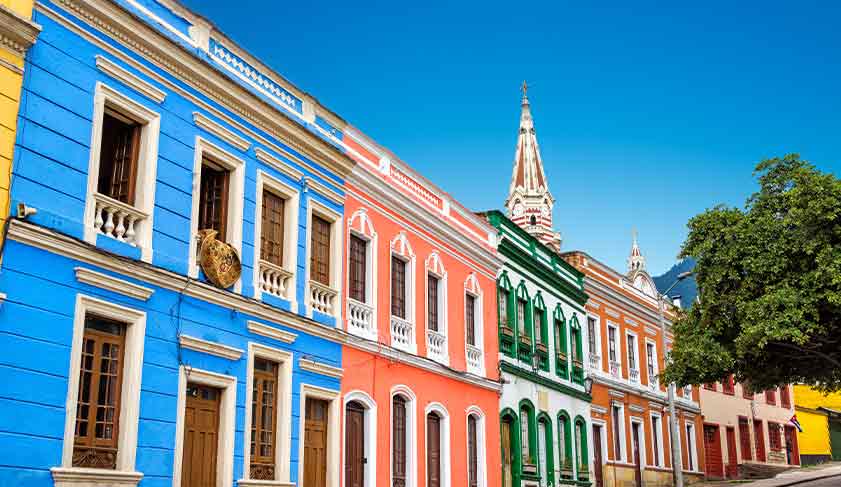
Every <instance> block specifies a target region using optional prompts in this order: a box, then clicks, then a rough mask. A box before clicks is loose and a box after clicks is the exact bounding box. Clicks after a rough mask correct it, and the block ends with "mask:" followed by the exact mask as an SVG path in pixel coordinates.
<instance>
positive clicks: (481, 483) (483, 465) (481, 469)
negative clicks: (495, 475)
mask: <svg viewBox="0 0 841 487" xmlns="http://www.w3.org/2000/svg"><path fill="white" fill-rule="evenodd" d="M470 416H475V417H476V470H477V471H476V473H477V476H478V479H477V481H478V487H486V486H487V485H488V472H487V469H488V461H487V459H488V455H487V451H486V446H487V439H486V438H487V428H486V425H485V413H484V412H482V409H481V408H480V407H479V406H476V405H471V406H469V407H467V409H465V410H464V431H465V435H467V434H468V433H469V431H470V429H469V426H468V425H469V423H468V422H469V420H470ZM465 441H466V443H465V449H464V450H465V459H466V460H467V462H466V463H465V465H466V466H467V467H468V468H470V448H468V447H467V445H469V444H470V439H469V438H467V436H465ZM544 441H545V439H544ZM467 475H468V480H469V479H470V472H468V473H467Z"/></svg>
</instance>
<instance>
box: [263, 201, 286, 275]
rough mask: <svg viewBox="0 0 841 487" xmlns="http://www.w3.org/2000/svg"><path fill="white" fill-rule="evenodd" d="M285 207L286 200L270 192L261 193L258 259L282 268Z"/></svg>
mask: <svg viewBox="0 0 841 487" xmlns="http://www.w3.org/2000/svg"><path fill="white" fill-rule="evenodd" d="M285 207H286V200H284V199H283V198H281V197H280V196H278V195H276V194H274V193H272V192H271V191H265V190H264V191H263V213H262V215H261V228H260V258H261V259H263V260H265V261H267V262H270V263H272V264H274V265H276V266H283V242H284V235H283V229H284V216H285Z"/></svg>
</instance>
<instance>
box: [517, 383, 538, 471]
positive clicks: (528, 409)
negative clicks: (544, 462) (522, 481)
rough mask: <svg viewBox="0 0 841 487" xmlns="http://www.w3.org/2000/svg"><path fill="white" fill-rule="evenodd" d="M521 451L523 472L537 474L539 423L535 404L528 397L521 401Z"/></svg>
mask: <svg viewBox="0 0 841 487" xmlns="http://www.w3.org/2000/svg"><path fill="white" fill-rule="evenodd" d="M520 453H521V455H520V456H521V457H522V462H523V463H522V465H523V468H522V472H523V473H531V474H536V473H537V462H536V456H537V424H536V422H535V415H534V406H533V405H532V403H531V402H529V401H528V400H526V399H524V400H522V401H520Z"/></svg>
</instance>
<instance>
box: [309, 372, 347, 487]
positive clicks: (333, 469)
mask: <svg viewBox="0 0 841 487" xmlns="http://www.w3.org/2000/svg"><path fill="white" fill-rule="evenodd" d="M308 397H312V398H314V399H323V400H325V401H327V403H328V404H329V406H328V407H329V408H330V409H329V410H328V412H327V418H328V423H327V478H326V485H327V486H328V487H332V486H336V485H340V482H341V480H340V479H341V470H340V468H341V466H342V465H343V463H342V460H341V439H342V431H343V430H342V420H341V418H342V417H343V416H344V414H342V410H341V409H342V397H341V393H340V392H339V391H335V390H332V389H325V388H323V387H318V386H314V385H311V384H301V393H300V398H301V399H300V400H301V402H300V404H299V406H298V411H300V413H299V415H298V416H299V417H298V482H299V484H302V483H303V481H304V436H305V434H306V419H307V418H306V417H305V416H306V409H307V398H308Z"/></svg>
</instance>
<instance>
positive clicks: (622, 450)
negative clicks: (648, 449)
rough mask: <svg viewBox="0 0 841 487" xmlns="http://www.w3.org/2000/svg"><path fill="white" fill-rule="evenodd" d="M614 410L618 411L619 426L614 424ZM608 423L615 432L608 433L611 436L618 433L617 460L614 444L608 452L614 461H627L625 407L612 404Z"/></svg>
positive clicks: (617, 403)
mask: <svg viewBox="0 0 841 487" xmlns="http://www.w3.org/2000/svg"><path fill="white" fill-rule="evenodd" d="M614 408H617V409H619V414H618V416H619V421H620V422H621V424H615V423H616V421H615V420H614V417H613V409H614ZM610 423H611V425H615V426H614V428H615V431H611V432H610V433H611V436H612V435H614V434H616V431H618V432H619V458H616V448H615V447H616V445H615V444H612V445H610V452H611V453H612V454H613V455H612V456H613V457H614V458H613V460H614V461H619V462H626V461H628V446H627V437H628V432H627V429H628V425H627V423H626V420H625V406H624V405H623V404H621V403H619V402H618V401H617V402H613V403H612V404H611V405H610ZM614 441H615V440H614Z"/></svg>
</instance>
